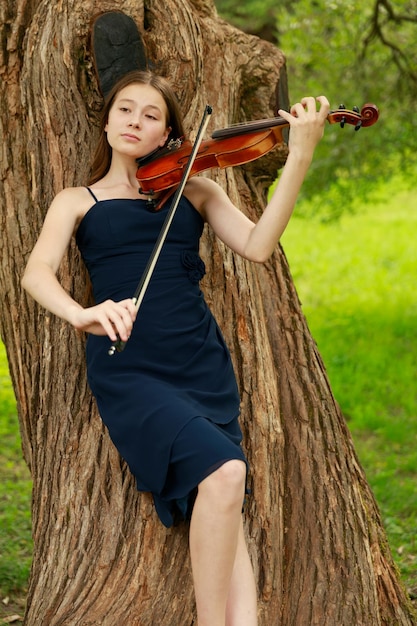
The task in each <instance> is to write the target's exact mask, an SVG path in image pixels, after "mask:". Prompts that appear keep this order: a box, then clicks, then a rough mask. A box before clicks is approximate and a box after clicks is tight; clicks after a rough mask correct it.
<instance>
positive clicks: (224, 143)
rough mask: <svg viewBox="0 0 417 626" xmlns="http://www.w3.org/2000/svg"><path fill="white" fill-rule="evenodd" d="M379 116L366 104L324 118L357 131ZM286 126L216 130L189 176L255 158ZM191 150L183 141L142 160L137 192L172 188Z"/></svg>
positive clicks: (276, 122) (272, 122) (261, 123)
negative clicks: (178, 145)
mask: <svg viewBox="0 0 417 626" xmlns="http://www.w3.org/2000/svg"><path fill="white" fill-rule="evenodd" d="M378 116H379V112H378V109H377V107H376V106H375V105H374V104H366V105H365V106H364V107H363V108H362V110H361V112H360V113H359V111H358V110H355V109H354V110H352V111H351V110H347V109H345V108H344V107H343V105H341V107H340V108H339V109H338V110H336V111H331V112H330V113H329V115H328V116H327V120H328V122H329V123H330V124H340V125H341V126H342V127H343V126H344V125H345V124H350V125H353V126H354V127H355V130H359V129H360V128H361V127H366V126H371V125H372V124H374V123H375V122H376V121H377V119H378ZM288 126H289V123H288V122H287V121H286V120H284V118H282V117H276V118H271V119H265V120H257V121H253V122H247V123H245V124H237V125H235V126H230V127H228V128H224V129H220V130H216V131H214V132H213V134H212V137H211V139H206V140H204V141H202V142H201V144H200V147H199V150H198V153H197V156H196V157H195V160H194V163H193V166H192V168H191V171H190V174H189V176H195V175H196V174H199V173H200V172H204V171H205V170H209V169H212V168H225V167H233V166H236V165H243V164H245V163H249V162H250V161H254V160H255V159H259V158H260V157H261V156H264V155H265V154H267V153H268V152H270V151H271V150H272V149H273V148H275V147H276V146H277V145H281V144H283V143H284V138H283V134H282V131H283V130H284V129H285V128H288ZM191 151H192V144H191V142H190V141H188V140H187V141H183V142H182V144H181V146H180V147H179V148H174V149H172V150H169V149H168V150H165V151H164V153H163V154H162V155H161V156H158V155H157V156H155V157H154V158H151V159H149V160H146V159H145V163H144V164H143V165H141V164H139V167H138V169H137V172H136V178H137V180H138V181H139V183H140V193H142V194H145V195H149V196H153V195H154V194H156V193H159V192H161V191H162V192H166V191H167V190H169V189H173V188H175V187H176V186H177V185H178V184H179V182H180V180H181V177H182V173H183V170H184V167H185V166H186V164H187V162H188V159H189V156H190V154H191Z"/></svg>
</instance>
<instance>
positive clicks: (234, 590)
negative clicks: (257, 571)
mask: <svg viewBox="0 0 417 626" xmlns="http://www.w3.org/2000/svg"><path fill="white" fill-rule="evenodd" d="M257 612H258V611H257V595H256V585H255V578H254V575H253V569H252V563H251V562H250V558H249V554H248V550H247V547H246V541H245V536H244V533H243V523H241V525H240V530H239V537H238V544H237V550H236V558H235V564H234V567H233V573H232V580H231V583H230V589H229V597H228V600H227V611H226V616H227V619H226V625H227V626H257V624H258V618H257Z"/></svg>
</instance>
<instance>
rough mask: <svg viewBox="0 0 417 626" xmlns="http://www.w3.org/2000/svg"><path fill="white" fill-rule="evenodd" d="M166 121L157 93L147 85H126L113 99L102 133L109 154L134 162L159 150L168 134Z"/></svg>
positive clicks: (163, 104) (165, 109)
mask: <svg viewBox="0 0 417 626" xmlns="http://www.w3.org/2000/svg"><path fill="white" fill-rule="evenodd" d="M167 117H168V110H167V106H166V104H165V100H164V99H163V97H162V95H161V94H160V93H159V91H157V90H156V89H155V88H154V87H152V86H151V85H142V84H137V83H135V84H132V85H128V86H127V87H125V88H124V89H122V90H121V91H120V92H119V93H118V95H117V96H116V98H115V101H114V103H113V105H112V107H111V109H110V112H109V117H108V121H107V124H106V126H105V129H104V130H105V131H106V133H107V141H108V142H109V144H110V146H111V147H112V149H113V153H114V152H115V151H116V152H120V153H121V154H124V155H126V156H131V157H133V158H135V159H137V158H139V157H144V156H146V155H147V154H149V153H150V152H153V151H154V150H156V149H157V148H159V147H162V146H163V145H164V144H165V142H166V140H167V138H168V135H169V133H170V130H171V129H170V128H169V127H167Z"/></svg>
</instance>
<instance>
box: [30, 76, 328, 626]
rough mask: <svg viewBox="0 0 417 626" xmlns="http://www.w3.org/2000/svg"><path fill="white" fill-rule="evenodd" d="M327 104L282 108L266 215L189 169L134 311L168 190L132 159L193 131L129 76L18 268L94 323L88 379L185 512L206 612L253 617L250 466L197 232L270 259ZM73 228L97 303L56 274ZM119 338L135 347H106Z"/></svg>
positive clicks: (146, 477) (63, 307)
mask: <svg viewBox="0 0 417 626" xmlns="http://www.w3.org/2000/svg"><path fill="white" fill-rule="evenodd" d="M317 101H318V103H319V106H317ZM328 112H329V103H328V101H327V100H326V98H325V97H323V96H321V97H319V98H317V99H314V98H304V99H303V100H302V101H301V102H300V103H298V104H296V105H294V106H293V107H292V109H291V112H290V113H287V112H285V111H280V112H279V114H280V115H281V116H282V117H284V118H285V119H286V120H287V121H288V122H289V124H290V141H289V155H288V159H287V162H286V164H285V167H284V169H283V171H282V174H281V177H280V180H279V184H278V186H277V188H276V190H275V192H274V194H273V196H272V198H271V200H270V202H269V204H268V206H267V207H266V209H265V211H264V213H263V215H262V217H261V219H260V220H259V221H258V223H257V224H254V223H253V222H252V221H251V220H249V219H248V218H247V217H245V216H244V215H243V213H241V212H240V211H239V210H238V209H237V208H236V207H235V206H234V205H233V204H232V203H231V201H230V200H229V198H228V196H227V195H226V194H225V192H224V191H223V190H222V189H221V188H220V187H219V186H218V185H217V184H216V183H214V182H213V181H211V180H209V179H207V178H204V177H194V178H192V179H191V180H189V182H188V183H187V185H186V188H185V192H184V195H183V197H182V199H181V202H180V205H179V207H178V210H177V212H176V215H175V218H174V220H173V223H172V225H171V228H170V231H169V233H168V236H167V239H166V241H165V244H164V247H163V249H162V252H161V255H160V257H159V259H158V262H157V265H156V268H155V271H154V274H153V276H152V280H151V282H150V284H149V287H148V289H147V292H146V295H145V298H144V300H143V302H142V305H141V307H140V310H139V313H138V314H136V309H135V307H134V305H133V303H132V300H131V297H132V295H133V293H134V291H135V288H136V286H137V283H138V278H139V277H140V276H141V274H142V272H143V270H144V268H145V266H146V263H147V261H148V258H149V255H150V253H151V251H152V249H153V246H154V243H155V241H156V239H157V236H158V233H159V231H160V228H161V226H162V223H163V221H164V219H165V216H166V212H167V210H168V209H169V204H170V203H169V201H168V202H167V203H166V205H165V206H163V207H162V209H161V210H159V211H152V210H149V203H148V202H147V199H146V197H144V196H143V195H141V194H140V192H139V189H138V187H139V184H138V181H137V179H136V170H137V163H136V159H138V158H140V157H144V156H146V155H148V154H150V153H152V152H154V151H155V150H158V149H159V148H162V147H163V146H165V145H166V144H167V142H168V141H169V140H170V139H172V138H174V139H175V138H178V137H181V136H183V134H184V133H183V128H182V122H181V118H180V114H179V109H178V105H177V103H176V100H175V96H174V94H173V92H172V90H171V88H170V86H169V84H168V83H167V82H166V81H165V80H164V79H162V78H161V77H158V76H155V75H153V74H151V73H149V72H141V71H137V72H132V73H130V74H128V75H127V76H125V77H124V78H122V79H121V80H120V81H119V82H118V84H117V85H116V86H115V87H114V88H113V90H112V92H111V93H110V94H109V96H108V99H107V101H106V104H105V107H104V111H103V121H102V127H101V135H100V140H99V145H98V150H97V153H96V158H95V160H94V163H93V168H92V169H93V171H92V177H91V180H90V186H89V187H77V188H71V189H64V190H63V191H61V192H60V193H59V194H58V195H57V196H56V198H55V199H54V201H53V202H52V204H51V207H50V209H49V211H48V213H47V216H46V219H45V223H44V226H43V229H42V232H41V234H40V237H39V239H38V241H37V243H36V246H35V248H34V250H33V252H32V254H31V256H30V258H29V262H28V264H27V267H26V271H25V274H24V277H23V281H22V284H23V287H24V288H25V289H26V290H27V291H28V292H29V293H30V294H31V295H32V296H33V297H34V298H35V299H36V300H37V301H38V302H39V303H40V304H41V305H43V306H44V307H45V308H46V309H48V310H49V311H51V312H52V313H54V314H56V315H58V316H59V317H61V318H62V319H64V320H66V321H67V322H69V323H70V324H72V326H74V328H76V329H78V330H83V331H85V332H87V333H89V337H88V341H87V366H88V379H89V384H90V386H91V389H92V391H93V393H94V395H95V397H96V400H97V404H98V407H99V411H100V415H101V417H102V419H103V421H104V423H105V424H106V426H107V428H108V430H109V433H110V436H111V437H112V440H113V442H114V443H115V445H116V446H117V448H118V450H119V452H120V454H121V455H122V456H123V458H124V459H125V460H126V461H127V463H128V464H129V467H130V469H131V471H132V473H133V474H134V476H135V478H136V481H137V486H138V489H139V490H143V491H150V492H152V494H153V497H154V502H155V506H156V511H157V513H158V515H159V517H160V519H161V521H162V522H163V523H164V524H165V525H166V526H170V525H172V523H173V522H174V520H176V519H177V518H181V517H182V518H186V517H189V518H190V520H191V521H190V554H191V563H192V571H193V580H194V588H195V596H196V603H197V614H198V624H199V626H226V625H227V626H255V625H256V624H257V608H256V606H257V603H256V591H255V583H254V578H253V573H252V567H251V564H250V561H249V556H248V552H247V549H246V545H245V539H244V535H243V527H242V504H243V500H244V492H245V482H246V473H247V465H246V459H245V456H244V453H243V451H242V449H241V446H240V443H241V431H240V428H239V424H238V414H239V395H238V391H237V385H236V380H235V376H234V373H233V368H232V364H231V360H230V355H229V352H228V350H227V347H226V346H225V344H224V341H223V338H222V336H221V333H220V331H219V328H218V326H217V324H216V322H215V320H214V318H213V316H212V315H211V313H210V310H209V309H208V307H207V305H206V303H205V300H204V297H203V295H202V293H201V291H200V289H199V280H200V279H201V278H202V276H203V275H204V264H203V262H202V260H201V259H200V257H199V254H198V246H199V239H200V236H201V234H202V230H203V225H204V223H205V222H208V224H209V225H210V226H211V228H212V229H213V231H214V232H215V233H216V235H217V236H218V237H219V238H220V239H221V240H222V241H223V242H224V243H225V244H227V245H228V246H230V248H232V249H233V250H234V251H235V252H237V253H238V254H240V255H242V256H243V257H245V258H246V259H249V260H252V261H255V262H263V261H265V260H267V259H268V257H269V256H270V255H271V253H272V251H273V250H274V248H275V246H276V245H277V242H278V240H279V238H280V236H281V234H282V233H283V231H284V229H285V227H286V225H287V222H288V220H289V218H290V216H291V213H292V211H293V207H294V204H295V201H296V197H297V194H298V191H299V189H300V186H301V184H302V181H303V179H304V177H305V174H306V172H307V169H308V167H309V165H310V162H311V159H312V156H313V152H314V149H315V146H316V144H317V143H318V141H319V140H320V138H321V137H322V134H323V128H324V123H325V120H326V117H327V115H328ZM73 236H75V237H76V241H77V244H78V247H79V249H80V251H81V254H82V256H83V259H84V261H85V263H86V266H87V268H88V271H89V274H90V277H91V281H92V285H93V292H94V298H95V302H96V304H95V305H94V306H88V307H83V306H81V305H80V304H79V303H77V302H75V301H74V300H73V298H72V297H71V296H70V295H69V294H68V293H67V292H66V291H65V290H64V289H63V288H62V287H61V285H60V284H59V282H58V281H57V278H56V273H57V270H58V268H59V265H60V263H61V260H62V258H63V255H64V254H65V251H66V249H67V246H68V244H69V242H70V240H71V237H73ZM136 318H137V319H136ZM118 337H119V338H120V339H121V340H122V341H125V342H126V347H125V349H124V350H123V351H122V352H120V353H117V354H116V355H115V356H112V357H110V356H108V354H107V353H108V350H109V347H110V344H111V342H114V341H116V340H117V338H118Z"/></svg>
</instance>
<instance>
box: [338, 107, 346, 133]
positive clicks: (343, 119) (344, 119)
mask: <svg viewBox="0 0 417 626" xmlns="http://www.w3.org/2000/svg"><path fill="white" fill-rule="evenodd" d="M345 109H346V107H345V105H344V104H339V111H342V110H345ZM345 124H346V118H345V116H343V117H342V118H341V120H340V128H344V126H345Z"/></svg>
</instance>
